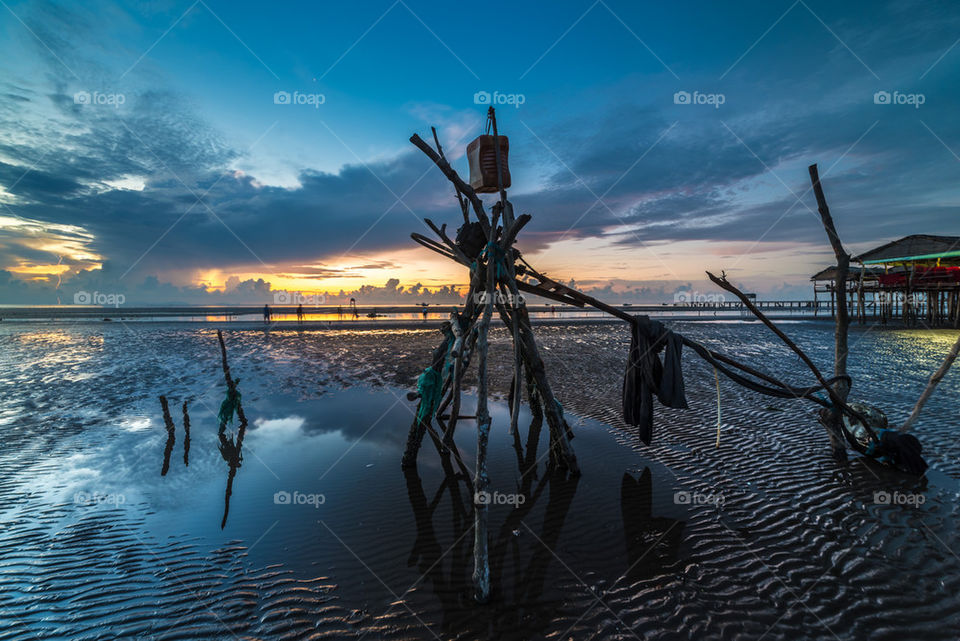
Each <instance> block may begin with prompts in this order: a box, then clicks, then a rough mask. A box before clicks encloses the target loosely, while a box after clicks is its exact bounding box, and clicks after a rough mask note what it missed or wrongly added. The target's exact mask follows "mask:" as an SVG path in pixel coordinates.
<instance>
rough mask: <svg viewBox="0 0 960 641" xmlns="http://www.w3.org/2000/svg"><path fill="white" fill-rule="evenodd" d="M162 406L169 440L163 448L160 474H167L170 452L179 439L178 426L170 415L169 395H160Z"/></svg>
mask: <svg viewBox="0 0 960 641" xmlns="http://www.w3.org/2000/svg"><path fill="white" fill-rule="evenodd" d="M160 408H161V409H162V410H163V425H164V427H166V428H167V442H166V444H165V445H164V448H163V466H162V467H161V468H160V476H166V475H167V472H169V471H170V454H171V452H173V444H174V443H175V442H176V440H177V426H176V425H174V423H173V417H171V416H170V406H169V405H168V404H167V397H166V396H161V397H160Z"/></svg>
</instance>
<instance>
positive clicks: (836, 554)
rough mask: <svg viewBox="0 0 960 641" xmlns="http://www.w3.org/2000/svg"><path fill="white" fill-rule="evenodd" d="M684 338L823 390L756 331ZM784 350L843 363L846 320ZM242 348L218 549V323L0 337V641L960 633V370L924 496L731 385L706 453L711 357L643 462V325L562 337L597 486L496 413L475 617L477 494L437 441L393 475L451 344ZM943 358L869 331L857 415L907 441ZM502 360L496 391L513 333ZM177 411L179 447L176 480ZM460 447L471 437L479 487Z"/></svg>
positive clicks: (940, 412)
mask: <svg viewBox="0 0 960 641" xmlns="http://www.w3.org/2000/svg"><path fill="white" fill-rule="evenodd" d="M672 326H673V327H674V328H675V329H677V330H679V331H682V332H684V333H687V334H689V335H690V336H691V337H694V338H696V339H697V340H700V341H702V342H705V343H708V344H710V345H711V346H713V347H716V348H717V349H723V350H725V351H727V352H728V353H730V354H731V355H736V356H738V357H742V358H744V359H746V360H748V361H750V362H753V363H773V362H776V363H778V365H777V373H778V374H779V375H780V376H782V377H783V378H785V379H787V380H791V381H794V382H797V383H799V382H804V381H806V380H807V378H806V377H805V373H804V371H803V369H802V367H801V366H800V365H799V364H798V363H797V362H796V360H795V359H794V358H792V357H790V356H789V355H787V354H786V353H785V352H784V350H783V349H782V348H781V347H780V346H779V344H778V343H777V342H775V340H772V339H771V338H770V337H769V336H768V335H766V334H765V333H764V329H763V328H762V327H758V326H756V325H755V324H749V323H725V322H720V323H702V322H701V323H675V324H673V325H672ZM789 328H790V332H791V335H793V336H795V337H796V338H797V340H798V341H799V342H800V343H801V344H802V346H803V347H804V349H805V350H807V351H808V353H810V354H811V355H812V356H814V358H817V359H818V360H819V361H820V362H821V363H829V362H830V360H831V351H832V340H831V336H830V328H829V326H827V325H824V324H817V323H798V324H792V325H790V326H789ZM225 336H226V340H227V343H228V345H229V349H230V358H231V365H232V368H233V373H234V376H235V377H236V378H239V379H240V389H241V391H242V393H243V403H244V407H245V410H246V415H247V417H248V418H249V419H250V426H249V428H248V430H247V432H246V438H245V440H244V443H243V458H242V464H241V466H240V467H239V468H238V469H237V470H236V476H235V479H234V482H233V485H232V488H231V494H230V496H229V500H230V510H229V515H228V518H227V521H226V525H225V526H224V527H223V528H222V529H221V527H220V526H221V521H222V518H223V513H224V507H225V505H224V504H225V499H226V498H227V497H225V489H226V485H227V478H228V472H229V465H228V462H227V461H226V460H225V459H226V456H225V455H224V454H223V453H222V449H221V446H222V441H221V440H219V438H218V435H217V425H216V419H215V416H216V410H217V409H218V407H219V404H220V401H221V400H222V398H223V380H222V374H221V372H220V369H219V362H218V358H219V356H218V352H217V343H216V336H215V332H214V330H213V328H212V326H199V327H197V326H184V325H183V324H173V323H169V324H168V323H155V324H153V323H151V324H144V323H123V322H114V323H94V322H75V323H67V324H57V325H31V324H29V323H16V324H10V325H4V326H3V327H2V328H0V430H2V432H0V433H2V444H3V445H2V448H0V522H2V523H3V527H2V529H0V585H2V588H3V589H2V590H0V639H21V638H23V639H32V638H41V639H100V638H156V639H220V638H224V639H229V638H234V637H238V638H243V639H246V638H264V639H267V638H270V639H272V638H329V639H342V638H371V639H379V638H387V639H434V638H441V639H448V638H462V639H486V638H503V639H567V638H574V639H589V638H596V639H632V638H638V637H639V638H643V639H647V638H649V639H676V638H683V639H686V638H691V639H714V638H717V639H720V638H747V639H759V638H764V639H825V638H835V637H836V638H841V639H865V638H870V639H925V640H926V639H929V640H934V639H955V638H956V631H957V630H958V629H960V597H958V596H957V595H958V594H960V558H958V556H957V554H956V552H955V551H956V550H960V533H958V531H957V523H958V508H957V505H958V498H960V490H958V481H957V479H958V478H960V460H958V455H960V445H958V443H957V439H956V438H955V435H956V434H957V433H958V429H960V414H958V412H957V408H956V398H957V395H958V392H960V379H958V377H956V376H953V375H951V376H948V377H947V379H945V380H944V382H943V384H942V387H941V389H940V390H938V392H937V395H936V396H935V397H934V398H933V399H932V400H931V402H930V404H929V406H928V408H927V410H926V412H925V414H924V417H923V418H922V419H921V421H920V423H919V424H918V426H917V429H916V434H917V435H918V436H919V437H920V438H921V440H922V441H923V443H924V446H925V448H926V454H927V455H928V460H929V461H930V463H931V465H932V469H931V471H930V472H929V473H928V475H927V478H925V479H922V480H919V481H917V480H912V479H908V478H905V477H903V476H900V475H898V474H895V473H892V472H890V471H888V470H885V469H883V468H879V467H876V466H871V465H867V464H865V463H863V462H862V461H854V462H853V463H852V464H851V465H849V466H848V467H845V468H840V467H838V466H836V465H835V464H834V463H833V462H832V460H830V458H829V452H828V448H827V447H826V443H825V437H824V434H823V432H822V429H821V428H820V427H819V426H818V425H817V424H816V422H815V420H814V417H813V410H812V409H811V408H810V407H808V406H806V405H799V404H798V403H797V402H787V401H771V400H770V399H767V398H764V397H759V396H757V395H755V394H752V393H750V392H747V391H744V390H741V389H740V388H737V387H735V386H733V385H732V384H730V383H727V382H725V381H723V380H722V379H721V406H722V426H721V437H720V446H719V447H716V433H717V425H716V420H717V414H716V412H717V400H716V387H715V382H714V377H713V371H712V370H711V369H710V368H709V367H708V366H705V365H703V364H702V363H701V362H699V361H698V360H696V359H694V358H690V359H687V360H685V371H686V380H687V391H688V398H689V401H690V405H691V409H690V410H687V411H677V410H668V409H665V408H658V410H657V421H656V429H655V435H654V442H653V445H652V446H651V447H643V446H642V445H639V444H638V443H637V440H636V438H635V437H634V436H633V435H632V434H631V433H630V432H629V430H628V429H627V428H626V427H625V426H623V425H622V424H621V422H620V418H619V404H620V398H619V393H620V385H621V374H622V369H623V366H624V363H625V357H626V348H627V341H628V337H627V333H626V330H625V328H623V327H622V326H620V325H614V324H578V325H575V326H569V325H559V324H557V325H548V326H544V327H542V328H540V329H539V330H538V337H539V338H540V340H541V341H542V345H543V353H544V358H545V360H546V361H547V365H548V369H549V371H550V372H551V374H552V375H553V377H554V380H553V382H554V387H555V391H556V393H557V395H558V398H560V400H561V402H562V403H563V404H564V409H565V412H566V414H567V416H568V418H569V419H570V420H571V422H572V424H573V425H574V430H575V433H576V435H577V436H576V438H575V439H574V441H573V445H574V447H575V448H576V451H577V455H578V458H579V460H580V463H581V467H582V469H583V476H582V477H581V478H579V479H573V480H571V479H564V478H559V477H555V476H551V475H549V474H547V473H546V470H545V466H544V460H543V459H542V456H543V454H544V453H545V452H544V447H545V443H544V441H545V439H546V436H545V434H544V433H541V434H540V438H539V439H537V438H530V439H528V434H529V428H530V427H532V428H533V433H534V435H536V429H537V428H536V425H537V421H536V418H535V417H532V416H530V415H529V414H528V413H525V414H524V416H523V417H522V420H521V426H522V427H521V431H520V435H519V436H520V439H519V443H518V442H516V441H515V440H514V439H513V438H512V437H511V436H509V435H508V434H507V426H508V424H509V421H508V418H507V416H506V412H505V408H504V407H503V405H502V404H496V405H495V407H494V423H493V433H492V439H491V444H492V449H491V453H490V462H491V478H492V482H493V484H492V489H494V490H495V491H496V497H492V501H493V506H492V510H491V521H490V522H491V550H492V568H493V586H494V600H493V602H492V603H491V604H490V605H488V606H485V607H478V606H476V605H474V604H473V602H472V601H471V598H470V573H471V571H472V567H471V563H472V556H471V550H470V547H471V545H472V536H471V531H470V526H471V524H472V519H470V518H469V517H468V513H469V509H470V504H471V502H472V501H473V500H474V497H473V496H471V495H470V494H469V492H468V490H467V488H466V485H465V483H464V482H463V481H458V480H454V479H451V478H450V477H449V476H448V475H447V474H446V473H445V471H444V469H443V467H442V466H441V465H440V461H439V457H438V456H437V454H436V451H435V450H434V449H433V447H432V445H430V444H429V443H426V444H425V446H424V448H423V450H422V452H421V456H420V465H419V466H418V469H417V471H416V472H415V473H412V474H406V475H405V474H404V473H403V472H402V471H401V469H400V467H399V460H400V455H401V453H402V448H403V444H404V441H405V439H406V431H407V428H408V427H409V425H410V421H411V419H412V411H413V404H411V403H409V402H408V401H407V400H406V398H405V393H406V391H408V390H409V389H411V387H412V385H413V381H414V380H415V379H416V376H417V375H418V374H419V373H420V371H421V369H422V367H423V366H424V363H425V362H426V361H427V359H428V356H429V353H430V351H431V350H432V349H433V347H434V346H435V344H436V341H437V337H438V335H437V333H436V330H434V329H431V328H414V327H409V328H373V329H368V330H331V329H301V330H298V329H292V328H291V329H286V328H284V329H274V330H270V331H263V330H261V329H257V330H253V329H250V330H246V329H228V331H226V332H225ZM955 338H956V332H946V331H945V332H916V331H888V330H879V329H878V330H872V331H867V330H854V333H853V334H852V335H851V345H853V349H852V359H851V370H852V374H853V376H854V380H855V386H854V394H853V395H854V396H855V397H857V398H861V399H863V400H866V401H868V402H873V403H876V404H879V405H882V406H884V407H888V408H895V409H897V410H898V411H899V412H901V413H902V414H901V415H894V417H893V418H894V419H897V420H902V419H903V418H904V417H905V415H906V412H907V411H908V410H909V407H910V404H911V403H912V401H913V400H915V398H916V396H917V395H918V394H919V392H920V390H922V388H923V386H924V384H925V379H926V377H927V376H928V375H929V373H930V372H931V371H932V369H933V368H934V366H935V364H937V363H938V361H939V359H940V358H942V355H943V352H944V351H945V350H946V349H947V347H948V346H949V345H950V343H952V341H953V340H955ZM491 340H492V352H491V363H494V364H497V365H498V369H496V370H495V371H494V373H493V383H494V387H495V389H496V390H498V391H499V392H500V393H501V394H504V393H505V392H506V388H507V385H508V383H509V376H510V370H509V354H508V353H507V352H508V351H509V337H508V336H507V335H506V333H505V332H503V331H502V330H496V331H494V332H493V333H492V337H491ZM561 356H562V358H561ZM160 394H164V395H166V396H167V397H168V399H170V406H171V409H172V419H173V421H174V423H175V426H176V431H175V440H174V443H173V446H172V448H170V451H171V456H170V461H169V472H168V473H167V474H166V475H165V476H161V470H162V468H163V467H164V464H163V463H164V462H163V458H164V454H165V452H166V451H167V449H168V447H167V445H168V442H167V441H168V437H167V433H166V430H165V429H164V421H163V418H162V416H161V411H160V404H159V401H158V396H159V395H160ZM183 401H187V403H188V408H189V413H190V422H191V439H190V450H189V457H188V462H189V465H185V464H184V454H185V452H184V445H185V443H184V440H185V439H184V436H185V434H184V431H183V417H182V415H181V412H180V407H181V403H182V402H183ZM471 404H472V401H471V399H467V402H466V403H465V408H467V409H468V410H469V408H470V407H471ZM472 427H473V424H472V422H471V421H464V422H463V423H462V424H461V427H460V428H458V430H459V431H458V445H459V446H460V448H461V450H462V452H463V456H464V458H465V459H466V461H467V464H468V466H469V465H470V464H471V461H472V454H473V439H472V436H473V435H472V433H471V428H472ZM544 432H545V430H544ZM235 433H236V426H235V425H234V426H231V427H230V428H229V429H228V430H227V435H228V436H231V437H232V436H234V435H235ZM520 497H522V498H520ZM901 499H902V500H901ZM908 499H909V500H908Z"/></svg>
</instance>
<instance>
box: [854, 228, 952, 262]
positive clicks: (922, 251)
mask: <svg viewBox="0 0 960 641" xmlns="http://www.w3.org/2000/svg"><path fill="white" fill-rule="evenodd" d="M937 259H940V260H941V261H943V260H944V259H946V262H947V263H948V264H960V236H931V235H928V234H914V235H912V236H905V237H903V238H901V239H900V240H894V241H892V242H889V243H887V244H886V245H881V246H880V247H877V248H875V249H871V250H870V251H867V252H864V253H862V254H860V255H859V256H855V257H854V258H853V260H854V261H856V262H858V263H861V264H863V265H877V264H882V263H906V262H915V261H921V260H937Z"/></svg>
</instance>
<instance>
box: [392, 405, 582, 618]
mask: <svg viewBox="0 0 960 641" xmlns="http://www.w3.org/2000/svg"><path fill="white" fill-rule="evenodd" d="M542 424H543V415H542V413H536V414H534V416H533V420H532V422H531V424H530V430H529V432H528V438H527V445H526V447H524V446H522V445H521V444H520V442H519V438H517V439H515V441H514V447H515V448H516V450H517V458H518V466H519V469H520V474H521V480H520V487H519V488H518V493H519V494H522V495H523V496H524V497H525V500H524V501H523V502H522V503H520V504H518V505H515V506H514V507H513V509H512V510H511V511H510V512H509V513H508V514H507V516H506V519H505V520H504V523H503V524H502V526H501V527H500V529H499V531H498V533H497V536H496V539H495V540H494V541H491V547H490V570H491V584H492V585H493V592H494V602H493V603H492V604H491V607H489V608H482V609H479V610H478V609H477V607H476V603H475V601H474V600H473V593H472V579H471V576H472V569H473V549H472V548H473V545H472V544H473V537H472V536H469V533H470V531H471V530H472V529H473V518H472V513H473V499H474V497H473V494H472V490H471V489H470V487H471V486H470V485H469V484H468V481H469V479H468V478H467V477H465V476H464V475H462V474H457V473H455V471H454V466H453V464H452V462H451V460H450V455H449V453H447V452H445V451H441V448H440V447H438V448H437V449H438V452H441V453H440V461H441V465H442V467H443V470H444V474H445V476H444V479H443V481H442V482H441V484H440V486H439V488H438V489H437V491H436V494H435V495H434V496H433V498H432V500H428V497H427V494H426V492H425V491H424V489H423V483H422V481H421V478H420V476H419V474H418V472H417V469H416V467H411V468H407V469H405V470H404V476H405V478H406V484H407V496H408V498H409V500H410V506H411V507H412V508H413V516H414V520H415V523H416V529H417V531H416V539H415V541H414V545H413V549H412V550H411V552H410V556H409V557H408V561H407V565H408V566H413V565H416V566H417V569H418V571H419V572H420V573H421V575H422V577H423V580H424V581H425V583H426V584H428V585H429V586H430V588H431V589H432V591H433V593H434V595H435V596H436V597H437V600H438V601H439V603H440V606H441V609H442V617H443V618H442V620H441V629H442V630H443V631H444V632H447V633H450V632H453V631H454V630H459V631H460V632H463V626H464V625H465V624H466V625H471V626H478V625H479V626H481V627H482V628H487V626H488V625H490V624H494V625H495V628H497V629H500V630H512V631H513V632H516V631H517V630H518V629H519V628H520V627H523V628H525V629H529V628H531V626H534V627H536V626H537V625H539V624H536V623H535V622H533V621H532V619H531V613H530V612H529V611H526V612H525V611H524V610H526V606H540V607H539V608H538V613H539V614H540V615H542V616H543V617H545V619H544V621H546V620H549V618H550V617H551V616H552V614H553V611H552V610H550V609H549V608H544V607H543V606H544V605H545V604H543V603H541V599H542V597H543V594H544V587H545V585H546V584H547V570H548V568H549V567H550V565H551V562H552V561H554V560H555V559H556V558H557V557H556V556H555V552H554V551H555V550H556V549H557V548H558V542H559V539H560V534H561V532H562V530H563V525H564V522H565V521H566V518H567V514H568V513H569V511H570V506H571V504H572V503H573V498H574V496H575V494H576V491H577V484H578V483H579V479H580V477H578V476H567V475H566V474H564V473H562V472H559V471H554V470H551V469H550V468H549V467H548V464H547V463H544V476H543V478H542V479H541V480H540V481H539V482H538V483H536V484H534V482H535V481H536V480H537V478H538V474H537V464H538V460H537V446H538V443H539V436H540V432H541V427H542ZM461 482H463V483H464V486H463V488H461V486H460V483H461ZM544 492H546V493H547V494H548V499H547V505H546V508H545V510H543V520H542V522H541V523H540V524H539V527H538V526H537V525H536V524H535V523H530V524H528V523H527V522H526V521H525V520H526V519H527V518H529V517H531V515H532V514H533V512H534V510H535V508H536V507H537V505H538V503H539V500H540V497H541V496H542V495H543V494H544ZM444 493H449V495H450V505H451V508H452V513H451V523H452V525H453V528H452V530H453V531H452V536H453V540H454V543H453V544H452V547H449V548H444V547H443V546H441V544H440V542H439V541H438V538H437V534H436V530H435V527H434V514H435V512H436V510H437V507H438V506H439V504H440V502H441V501H442V499H443V496H444ZM445 526H446V524H445V523H444V524H443V526H442V527H441V530H444V531H445V530H446V529H447V528H446V527H445ZM527 532H529V533H530V534H531V535H532V536H529V537H525V538H520V535H521V534H523V533H527ZM521 541H527V542H528V546H529V550H527V551H524V550H521V546H520V542H521ZM525 555H529V556H528V558H527V561H526V563H525V564H524V562H523V557H524V556H525ZM447 557H449V561H447ZM508 557H510V558H511V559H512V562H511V563H506V561H507V560H508ZM505 566H510V568H512V569H507V568H506V567H505ZM518 604H524V605H525V607H524V608H519V607H517V605H518ZM503 605H508V606H509V607H501V606H503ZM478 617H479V619H478ZM491 618H495V619H496V621H495V622H494V621H491V620H489V619H491Z"/></svg>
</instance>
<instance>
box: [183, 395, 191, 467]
mask: <svg viewBox="0 0 960 641" xmlns="http://www.w3.org/2000/svg"><path fill="white" fill-rule="evenodd" d="M183 432H184V437H183V464H184V465H190V415H189V414H187V402H186V401H184V402H183Z"/></svg>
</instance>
